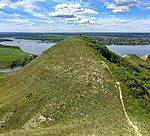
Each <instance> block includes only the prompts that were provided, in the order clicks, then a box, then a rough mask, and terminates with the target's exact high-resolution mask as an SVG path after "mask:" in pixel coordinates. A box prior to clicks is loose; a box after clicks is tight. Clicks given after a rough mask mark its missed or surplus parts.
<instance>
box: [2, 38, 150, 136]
mask: <svg viewBox="0 0 150 136" xmlns="http://www.w3.org/2000/svg"><path fill="white" fill-rule="evenodd" d="M101 46H102V47H103V45H101ZM93 47H97V44H96V43H94V42H93V41H92V40H90V39H88V38H85V37H82V36H75V37H71V38H68V39H66V40H63V41H61V42H60V43H58V44H57V45H55V46H53V47H51V48H50V49H48V50H47V51H45V52H44V53H43V54H42V55H41V56H40V57H38V58H36V59H35V60H33V61H32V62H31V63H29V64H28V65H26V66H25V67H24V68H23V69H22V70H20V71H17V72H14V73H12V74H9V75H7V76H5V77H2V78H0V94H1V95H0V118H1V120H0V133H1V134H3V135H11V136H12V135H14V136H16V135H18V136H21V135H22V136H24V135H43V136H45V135H48V136H49V135H100V136H101V135H104V136H121V135H122V136H129V135H131V136H134V135H136V133H135V132H134V129H133V128H132V127H131V125H130V124H128V122H129V121H128V120H127V118H126V115H125V111H124V110H123V105H122V102H121V100H120V95H119V90H118V87H117V84H116V79H115V78H116V76H117V75H116V74H115V72H114V68H115V67H118V66H117V65H116V64H115V63H113V62H111V61H109V59H107V58H106V56H105V55H104V54H101V53H100V52H98V51H97V50H95V49H97V48H93ZM113 58H115V59H116V57H113ZM111 60H112V59H111ZM107 65H108V66H109V67H110V68H111V70H112V72H113V74H114V75H115V76H113V75H112V73H111V72H110V69H109V68H108V67H107ZM113 66H114V67H113ZM122 88H124V89H123V90H125V91H124V92H123V94H124V95H125V97H123V98H124V100H125V106H126V107H129V109H128V108H127V112H128V114H129V117H130V119H131V120H132V121H133V122H134V123H135V124H136V125H137V126H138V127H139V131H140V133H141V134H144V135H147V136H148V134H149V132H148V131H149V128H148V127H146V126H147V125H148V126H149V125H150V123H149V122H150V119H149V118H148V117H149V115H150V114H149V112H147V110H146V109H145V108H144V107H143V106H142V105H140V107H139V108H140V109H142V111H138V112H137V113H136V112H132V110H131V109H130V107H131V108H133V109H134V108H135V109H136V108H137V107H136V106H139V105H138V104H139V103H140V102H141V101H140V100H139V99H136V98H135V97H130V99H129V98H128V96H132V95H131V94H130V93H128V91H126V89H127V87H126V85H125V84H124V83H122ZM126 92H127V93H126ZM135 101H136V104H135ZM129 104H133V106H130V105H129ZM136 111H137V110H136ZM141 112H142V113H141ZM140 113H141V114H140ZM142 114H143V116H142ZM138 117H140V119H139V120H138ZM145 120H146V121H145Z"/></svg>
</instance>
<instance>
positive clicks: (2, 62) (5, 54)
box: [0, 45, 33, 67]
mask: <svg viewBox="0 0 150 136" xmlns="http://www.w3.org/2000/svg"><path fill="white" fill-rule="evenodd" d="M32 59H33V56H32V55H29V54H27V53H25V52H23V51H22V50H21V49H20V48H19V47H14V46H3V45H0V67H11V66H12V67H13V65H14V66H15V65H24V64H25V63H27V62H28V61H30V60H32Z"/></svg>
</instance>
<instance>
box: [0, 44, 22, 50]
mask: <svg viewBox="0 0 150 136" xmlns="http://www.w3.org/2000/svg"><path fill="white" fill-rule="evenodd" d="M0 48H11V49H19V50H21V49H20V47H18V46H9V45H2V44H0Z"/></svg>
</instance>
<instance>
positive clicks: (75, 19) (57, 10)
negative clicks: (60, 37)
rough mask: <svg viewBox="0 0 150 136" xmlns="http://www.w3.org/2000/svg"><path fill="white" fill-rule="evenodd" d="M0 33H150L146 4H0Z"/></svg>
mask: <svg viewBox="0 0 150 136" xmlns="http://www.w3.org/2000/svg"><path fill="white" fill-rule="evenodd" d="M0 32H150V0H0Z"/></svg>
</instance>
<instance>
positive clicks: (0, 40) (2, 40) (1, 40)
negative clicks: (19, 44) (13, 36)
mask: <svg viewBox="0 0 150 136" xmlns="http://www.w3.org/2000/svg"><path fill="white" fill-rule="evenodd" d="M5 41H13V40H10V39H0V42H5Z"/></svg>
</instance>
